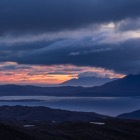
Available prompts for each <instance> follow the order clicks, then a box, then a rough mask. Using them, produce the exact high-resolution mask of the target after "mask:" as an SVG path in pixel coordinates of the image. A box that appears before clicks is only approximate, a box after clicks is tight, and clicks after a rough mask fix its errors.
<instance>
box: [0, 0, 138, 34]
mask: <svg viewBox="0 0 140 140" xmlns="http://www.w3.org/2000/svg"><path fill="white" fill-rule="evenodd" d="M139 16H140V1H139V0H133V1H132V0H12V1H10V0H1V1H0V21H1V22H0V32H1V34H3V33H7V32H15V33H16V31H18V32H21V33H23V32H27V33H29V32H30V33H32V34H33V33H36V32H46V31H50V32H52V31H61V30H71V29H76V28H81V27H82V28H89V26H91V25H93V24H94V25H96V26H97V24H102V23H108V22H119V21H121V20H124V19H128V18H136V17H139Z"/></svg>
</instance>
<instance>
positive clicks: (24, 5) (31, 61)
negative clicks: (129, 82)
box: [0, 0, 140, 85]
mask: <svg viewBox="0 0 140 140" xmlns="http://www.w3.org/2000/svg"><path fill="white" fill-rule="evenodd" d="M138 73H140V0H1V1H0V75H1V76H0V84H7V83H12V84H13V83H15V84H42V85H43V84H59V83H62V82H64V81H66V80H69V79H72V78H79V77H80V76H81V75H82V76H85V77H86V76H97V77H108V78H121V77H123V76H125V75H127V74H138Z"/></svg>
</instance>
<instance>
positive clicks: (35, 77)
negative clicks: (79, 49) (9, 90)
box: [0, 62, 124, 84]
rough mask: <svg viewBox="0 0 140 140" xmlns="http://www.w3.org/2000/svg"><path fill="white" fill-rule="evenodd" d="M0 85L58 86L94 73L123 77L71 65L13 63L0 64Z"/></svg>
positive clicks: (117, 76)
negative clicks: (82, 74) (84, 74)
mask: <svg viewBox="0 0 140 140" xmlns="http://www.w3.org/2000/svg"><path fill="white" fill-rule="evenodd" d="M0 69H1V71H0V75H1V78H0V83H1V84H5V83H9V84H11V83H15V84H60V83H62V82H64V81H67V80H70V79H72V78H78V75H79V74H80V73H84V72H94V73H97V74H98V75H100V76H101V77H104V76H106V75H107V77H110V78H122V77H123V76H124V75H122V74H117V73H115V72H113V71H110V70H105V69H102V68H94V67H77V66H72V65H59V66H58V65H54V66H37V65H30V66H28V65H19V64H17V63H15V62H5V63H1V64H0Z"/></svg>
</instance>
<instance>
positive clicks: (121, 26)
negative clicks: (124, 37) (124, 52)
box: [116, 18, 140, 31]
mask: <svg viewBox="0 0 140 140" xmlns="http://www.w3.org/2000/svg"><path fill="white" fill-rule="evenodd" d="M116 30H117V31H136V30H140V18H136V19H126V20H123V21H121V22H119V23H117V24H116Z"/></svg>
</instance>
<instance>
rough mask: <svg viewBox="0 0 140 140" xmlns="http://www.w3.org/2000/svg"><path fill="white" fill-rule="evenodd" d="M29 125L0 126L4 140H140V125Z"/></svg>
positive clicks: (121, 122) (116, 122)
mask: <svg viewBox="0 0 140 140" xmlns="http://www.w3.org/2000/svg"><path fill="white" fill-rule="evenodd" d="M94 123H95V122H92V123H91V122H43V121H42V122H41V121H40V122H31V121H30V122H28V121H23V122H22V121H20V122H18V121H13V122H2V124H0V138H1V139H2V140H140V121H127V120H125V121H124V120H117V119H107V120H105V121H104V123H100V124H98V123H97V124H94Z"/></svg>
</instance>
